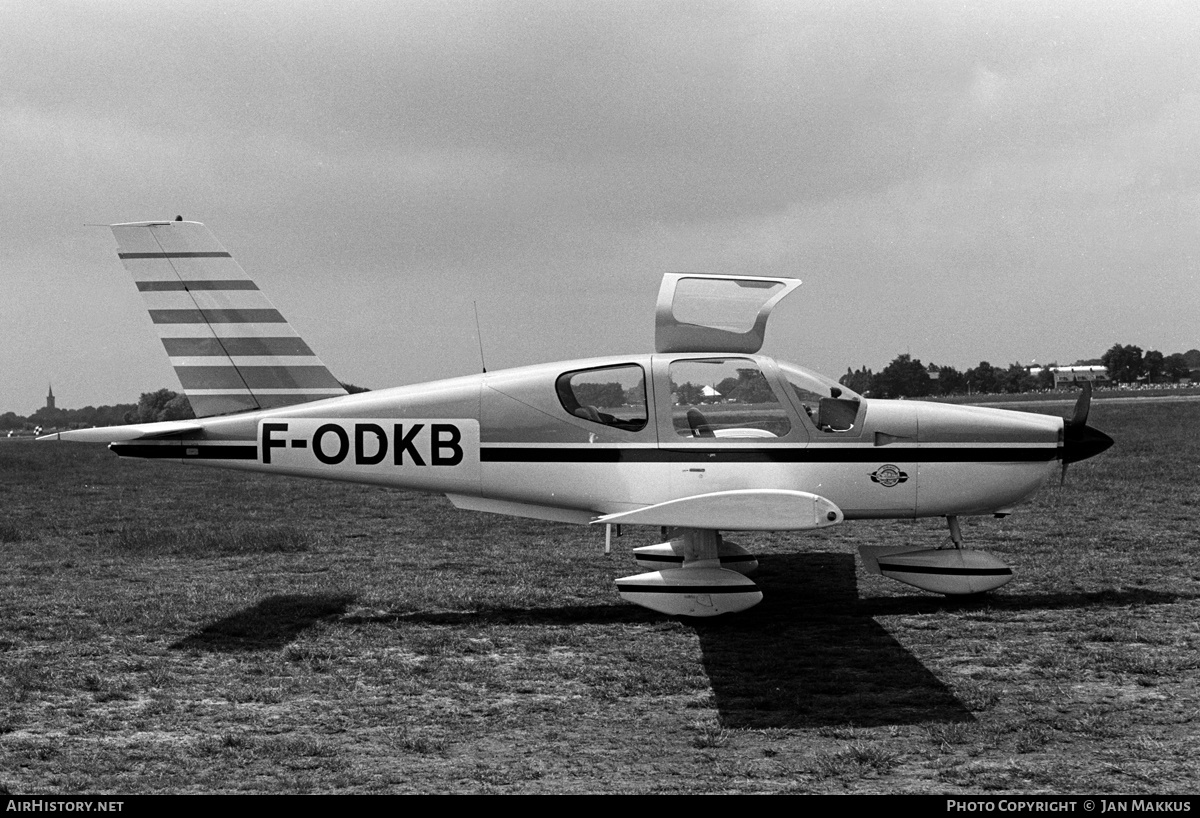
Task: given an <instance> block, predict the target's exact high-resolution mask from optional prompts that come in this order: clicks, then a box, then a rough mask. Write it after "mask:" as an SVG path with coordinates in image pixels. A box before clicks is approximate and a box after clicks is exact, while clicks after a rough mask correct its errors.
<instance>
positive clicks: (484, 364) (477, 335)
mask: <svg viewBox="0 0 1200 818" xmlns="http://www.w3.org/2000/svg"><path fill="white" fill-rule="evenodd" d="M471 306H472V307H474V308H475V339H476V340H477V341H479V365H480V366H481V367H483V374H484V375H486V374H487V361H485V360H484V359H483V333H481V332H480V331H479V302H477V301H472V302H471Z"/></svg>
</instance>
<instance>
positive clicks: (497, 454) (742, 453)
mask: <svg viewBox="0 0 1200 818" xmlns="http://www.w3.org/2000/svg"><path fill="white" fill-rule="evenodd" d="M1058 456H1059V452H1058V449H1057V448H1049V447H1045V448H1041V447H1038V448H1019V449H1018V448H1011V449H1007V448H996V447H987V446H973V447H970V448H965V447H964V448H946V449H936V448H913V447H908V448H904V449H900V448H895V447H890V446H889V447H887V448H886V449H874V448H869V449H868V448H849V447H847V448H844V449H842V448H838V449H835V448H828V449H826V448H821V449H800V448H797V449H792V448H787V449H783V448H779V449H707V448H705V449H701V448H697V449H689V450H678V449H600V448H595V447H581V448H567V447H562V448H546V449H535V448H500V447H489V446H483V447H481V448H480V451H479V459H480V460H481V461H482V462H484V463H911V462H918V463H1039V462H1041V463H1047V462H1049V461H1051V460H1054V459H1055V458H1057V457H1058Z"/></svg>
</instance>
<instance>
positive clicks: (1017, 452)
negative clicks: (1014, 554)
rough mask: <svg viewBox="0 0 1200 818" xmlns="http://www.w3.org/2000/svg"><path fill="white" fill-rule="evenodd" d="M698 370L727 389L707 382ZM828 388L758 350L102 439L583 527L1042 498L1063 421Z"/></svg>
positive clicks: (570, 364)
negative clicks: (775, 501) (614, 519)
mask: <svg viewBox="0 0 1200 818" xmlns="http://www.w3.org/2000/svg"><path fill="white" fill-rule="evenodd" d="M709 370H711V375H712V376H713V378H716V377H718V376H722V375H725V376H726V378H725V381H724V382H722V383H718V384H709V383H704V384H701V383H700V382H699V380H700V379H702V376H704V375H707V374H709ZM696 372H700V373H701V376H697V375H696V374H694V373H696ZM684 377H687V378H691V380H688V381H682V379H683V378H684ZM805 378H811V379H812V381H811V382H808V381H806V380H805ZM639 381H640V383H639ZM739 381H740V385H739V383H738V382H739ZM831 383H832V382H830V381H828V380H826V379H823V378H821V377H820V376H816V375H813V374H812V373H808V372H806V371H804V370H801V369H800V368H798V367H794V366H791V365H788V364H780V363H777V362H776V361H774V360H773V359H771V358H769V357H766V356H761V355H730V354H728V353H723V354H711V355H706V354H697V353H689V354H655V355H644V354H643V355H631V356H620V357H606V358H594V359H586V360H577V361H566V362H559V363H554V364H542V365H538V366H531V367H523V368H519V369H511V370H504V371H498V372H493V373H486V374H480V375H472V376H467V377H461V378H455V379H451V380H444V381H435V382H432V383H426V384H421V385H414V386H404V387H398V388H394V389H386V390H381V391H377V392H367V393H359V394H355V395H349V396H346V397H338V398H332V399H327V400H321V401H315V402H311V403H305V404H299V405H294V406H287V407H283V408H279V409H271V410H262V411H257V412H248V413H243V414H238V415H234V416H230V417H226V418H207V419H205V421H204V430H203V431H202V432H198V433H195V434H194V435H192V436H187V437H184V438H183V439H175V438H171V439H164V440H139V441H136V442H132V443H114V444H113V449H114V451H116V452H117V453H118V454H121V455H125V456H134V457H153V458H167V459H178V460H180V461H182V462H185V463H194V464H199V465H209V466H223V467H229V468H238V469H249V470H254V471H264V472H270V473H275V474H286V475H292V476H301V477H315V478H323V479H332V480H341V481H351V482H360V483H369V484H376V485H385V486H394V487H399V488H409V489H416V490H422V491H431V492H439V493H446V494H448V495H450V497H451V499H452V500H453V501H454V502H455V504H456V505H459V506H461V507H464V508H474V509H477V510H484V511H497V512H503V513H509V514H518V515H522V516H529V517H537V518H542V519H551V520H563V521H571V522H580V523H586V522H588V521H589V520H592V519H594V518H595V517H596V516H597V515H604V514H614V513H619V512H624V511H630V510H633V509H637V508H642V507H645V506H647V505H654V504H658V503H663V502H667V501H670V500H675V499H678V498H683V497H689V496H694V495H699V494H709V493H713V492H721V491H729V490H737V489H778V490H801V491H806V492H811V493H814V494H818V495H820V496H823V497H825V498H827V499H829V500H830V501H832V502H833V503H835V504H836V505H837V506H838V507H839V508H840V509H841V510H842V512H843V513H844V515H845V518H846V519H862V518H903V517H931V516H950V515H970V514H984V513H990V512H995V511H1001V510H1006V509H1008V508H1009V507H1011V506H1013V505H1014V504H1016V503H1019V502H1021V501H1022V500H1024V499H1025V498H1027V497H1028V496H1029V495H1030V494H1032V493H1033V492H1035V491H1036V490H1037V489H1038V488H1039V487H1040V486H1041V485H1042V483H1043V482H1044V481H1045V479H1046V477H1047V476H1048V475H1049V474H1050V473H1052V472H1053V471H1054V468H1055V463H1056V461H1057V460H1059V459H1061V457H1062V454H1063V452H1062V448H1063V425H1064V422H1063V420H1062V419H1061V418H1058V417H1053V416H1047V415H1036V414H1030V413H1025V412H1012V411H1004V410H997V409H984V408H978V407H962V406H949V405H944V404H935V403H925V402H914V401H903V400H901V401H891V400H871V399H865V398H859V397H858V396H856V395H852V393H845V395H847V396H848V397H840V398H839V392H840V391H841V390H839V389H838V388H837V387H836V386H831ZM717 385H721V386H723V388H724V389H725V392H724V393H721V392H719V391H718V390H717V389H716V388H715V387H716V386H717ZM810 387H811V389H810ZM831 392H832V395H833V398H831V397H830V394H831ZM585 400H586V401H588V402H585ZM593 404H603V405H593ZM818 407H820V408H819V409H818ZM818 411H820V412H821V413H822V414H821V415H818V414H817V412H818ZM697 417H699V418H702V419H703V420H700V421H697V420H696V419H695V418H697ZM689 423H690V425H689ZM763 527H764V528H769V527H773V526H770V525H766V524H764V526H763Z"/></svg>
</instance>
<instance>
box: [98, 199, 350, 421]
mask: <svg viewBox="0 0 1200 818" xmlns="http://www.w3.org/2000/svg"><path fill="white" fill-rule="evenodd" d="M112 231H113V235H115V236H116V238H117V245H118V247H117V254H118V256H120V259H121V263H122V264H124V265H125V268H126V269H127V270H129V272H130V273H132V274H133V279H134V281H135V282H136V284H137V288H138V291H139V292H141V294H142V298H143V299H144V300H145V302H146V307H147V309H149V311H150V319H151V320H152V321H153V322H154V328H155V329H156V330H157V331H158V336H159V338H161V339H162V342H163V346H164V347H165V348H166V350H167V355H168V356H169V357H170V359H171V365H172V366H173V367H175V374H176V375H177V376H178V377H179V382H180V384H181V385H182V386H183V391H184V393H185V394H186V395H187V397H188V401H190V402H191V404H192V410H193V411H194V412H195V413H196V416H197V417H210V416H212V415H225V414H229V413H231V412H243V411H246V410H250V409H270V408H273V407H277V406H289V405H291V404H295V403H306V402H308V401H313V400H320V399H322V398H330V397H336V396H338V395H345V394H346V390H345V388H344V387H342V385H341V384H340V383H338V381H337V379H336V378H335V377H333V375H332V374H330V372H329V370H328V369H326V368H325V364H323V363H321V361H320V359H319V358H317V356H316V355H315V354H313V351H312V350H311V349H309V347H308V345H307V344H306V343H304V340H303V339H302V338H300V336H299V335H297V334H296V331H295V330H293V329H292V327H291V325H290V324H288V322H287V320H286V319H285V318H284V317H283V316H282V315H280V314H279V311H278V310H276V309H275V307H274V306H273V305H272V304H271V302H270V301H268V300H267V297H266V296H265V295H263V294H262V292H260V291H259V289H258V286H257V285H256V284H255V283H254V282H253V281H251V280H250V278H249V277H248V276H247V275H246V273H245V271H243V270H242V268H241V267H240V266H239V265H238V263H237V262H236V261H234V260H233V257H232V256H230V255H229V252H228V251H227V250H226V249H225V248H224V247H222V246H221V244H220V242H218V241H217V240H216V238H215V237H214V236H213V234H212V233H210V232H209V231H208V228H206V227H205V226H204V225H203V224H200V223H199V222H185V221H174V222H138V223H135V224H115V225H113V226H112Z"/></svg>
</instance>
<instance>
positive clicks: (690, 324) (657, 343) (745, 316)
mask: <svg viewBox="0 0 1200 818" xmlns="http://www.w3.org/2000/svg"><path fill="white" fill-rule="evenodd" d="M799 286H800V280H799V279H796V278H782V277H781V278H763V277H758V276H753V277H752V276H720V275H704V274H702V273H668V274H667V275H665V276H663V281H662V287H661V288H659V291H658V306H657V307H656V309H655V317H654V320H655V333H654V349H655V351H657V352H738V353H743V354H753V353H755V352H758V351H759V350H760V349H762V345H763V339H764V337H765V336H766V332H767V318H768V317H770V315H771V310H772V309H773V308H774V307H775V305H776V304H777V303H779V301H780V299H782V298H783V297H784V296H785V295H787V294H788V293H790V292H791V291H792V290H794V289H796V288H797V287H799Z"/></svg>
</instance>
